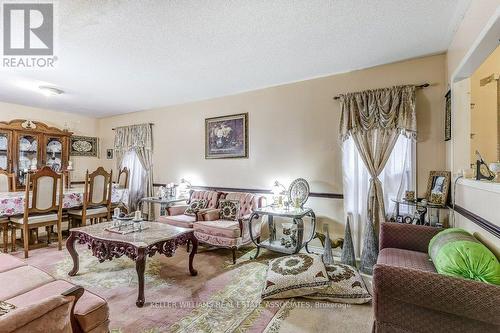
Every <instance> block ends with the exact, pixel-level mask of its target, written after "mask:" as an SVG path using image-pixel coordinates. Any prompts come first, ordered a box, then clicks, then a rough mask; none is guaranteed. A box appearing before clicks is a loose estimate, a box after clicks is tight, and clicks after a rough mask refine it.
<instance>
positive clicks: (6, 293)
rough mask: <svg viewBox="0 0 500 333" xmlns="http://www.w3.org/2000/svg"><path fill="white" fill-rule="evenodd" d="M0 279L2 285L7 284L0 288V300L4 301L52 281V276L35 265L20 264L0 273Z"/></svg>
mask: <svg viewBox="0 0 500 333" xmlns="http://www.w3.org/2000/svg"><path fill="white" fill-rule="evenodd" d="M0 281H2V286H8V288H0V300H1V301H5V300H8V299H10V298H12V297H15V296H17V295H20V294H24V293H25V292H28V291H30V290H31V289H34V288H37V287H40V286H42V285H44V284H46V283H49V282H51V281H54V278H53V277H52V276H50V275H49V274H47V273H45V272H44V271H41V270H39V269H37V268H35V267H32V266H21V267H18V268H14V269H11V270H9V271H6V272H3V273H0ZM9 303H12V302H9ZM13 304H14V303H13Z"/></svg>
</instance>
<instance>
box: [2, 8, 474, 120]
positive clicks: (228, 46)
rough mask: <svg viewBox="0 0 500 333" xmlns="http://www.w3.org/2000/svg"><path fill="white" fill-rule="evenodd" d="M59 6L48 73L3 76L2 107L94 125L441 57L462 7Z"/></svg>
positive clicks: (17, 73)
mask: <svg viewBox="0 0 500 333" xmlns="http://www.w3.org/2000/svg"><path fill="white" fill-rule="evenodd" d="M58 3H59V5H58V12H57V21H56V22H57V35H58V38H57V39H56V43H57V44H56V54H57V57H58V61H57V68H56V69H47V70H39V71H34V70H23V71H19V70H18V71H13V70H5V69H1V72H0V101H4V102H12V103H19V104H25V105H31V106H37V107H43V108H50V109H56V110H63V111H69V112H76V113H80V114H87V115H91V116H98V117H103V116H108V115H113V114H119V113H126V112H132V111H138V110H144V109H150V108H156V107H162V106H168V105H173V104H179V103H184V102H188V101H194V100H201V99H207V98H212V97H217V96H223V95H229V94H234V93H237V92H241V91H247V90H253V89H258V88H263V87H267V86H272V85H277V84H282V83H287V82H292V81H299V80H304V79H308V78H312V77H317V76H325V75H328V74H333V73H340V72H347V71H350V70H354V69H360V68H366V67H370V66H374V65H379V64H385V63H390V62H394V61H399V60H403V59H408V58H413V57H418V56H423V55H428V54H434V53H439V52H444V51H445V50H446V49H447V47H448V45H449V43H450V41H451V39H452V36H453V31H454V29H455V28H456V27H457V26H458V24H459V23H460V20H461V18H462V16H463V14H464V12H465V10H466V9H467V6H468V4H469V3H470V0H419V1H415V0H378V1H374V0H335V1H334V0H331V1H320V0H317V1H313V0H300V1H299V0H296V1H290V0H282V1H271V0H253V1H247V0H237V1H227V0H210V1H208V0H205V1H202V0H196V1H194V0H191V1H187V0H177V1H161V0H158V1H123V0H114V1H111V0H108V1H102V0H99V1H98V0H92V1H89V0H87V1H76V0H73V1H59V2H58ZM39 85H52V86H55V87H58V88H60V89H63V90H64V91H65V92H66V93H65V94H64V95H60V96H53V97H49V98H47V97H45V96H43V95H41V94H40V93H39V92H37V91H36V90H37V88H36V87H38V86H39Z"/></svg>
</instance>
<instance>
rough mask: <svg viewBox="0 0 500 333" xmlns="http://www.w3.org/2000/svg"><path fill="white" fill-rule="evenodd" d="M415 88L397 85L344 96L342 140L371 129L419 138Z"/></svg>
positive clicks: (341, 96)
mask: <svg viewBox="0 0 500 333" xmlns="http://www.w3.org/2000/svg"><path fill="white" fill-rule="evenodd" d="M415 88H416V87H415V86H414V85H405V86H395V87H392V88H383V89H375V90H366V91H360V92H354V93H348V94H343V95H340V96H339V97H340V110H341V118H340V138H341V140H342V141H344V140H346V139H347V138H349V136H350V135H351V134H352V133H356V132H360V131H361V132H367V131H369V130H371V129H375V128H377V129H397V130H398V131H399V132H400V133H402V134H403V135H405V136H407V137H411V138H416V134H417V118H416V111H415Z"/></svg>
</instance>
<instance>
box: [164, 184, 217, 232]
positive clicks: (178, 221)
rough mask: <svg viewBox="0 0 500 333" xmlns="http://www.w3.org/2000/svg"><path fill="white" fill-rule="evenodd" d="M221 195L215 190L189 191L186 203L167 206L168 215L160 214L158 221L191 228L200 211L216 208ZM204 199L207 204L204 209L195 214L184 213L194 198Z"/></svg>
mask: <svg viewBox="0 0 500 333" xmlns="http://www.w3.org/2000/svg"><path fill="white" fill-rule="evenodd" d="M222 196H223V193H222V192H217V191H191V193H190V196H189V200H188V201H187V205H178V206H172V207H168V208H167V213H168V215H165V216H160V217H159V218H158V221H159V222H163V223H166V224H169V225H173V226H176V227H181V228H192V227H193V224H194V222H196V221H199V220H201V215H202V213H204V212H206V211H209V210H213V209H216V208H217V205H218V204H219V199H220V198H221V197H222ZM201 199H205V200H207V201H208V204H207V206H206V208H205V209H201V210H199V211H198V213H197V214H194V215H186V214H184V212H185V211H186V209H187V208H188V207H189V205H190V204H191V203H192V202H193V201H195V200H201Z"/></svg>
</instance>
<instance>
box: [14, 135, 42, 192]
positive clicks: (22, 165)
mask: <svg viewBox="0 0 500 333" xmlns="http://www.w3.org/2000/svg"><path fill="white" fill-rule="evenodd" d="M18 147H19V154H18V161H17V165H18V177H19V183H20V184H21V185H25V180H26V179H25V178H26V177H25V176H26V173H27V172H28V171H29V170H36V169H38V138H37V137H36V136H34V135H21V136H19V142H18Z"/></svg>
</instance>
